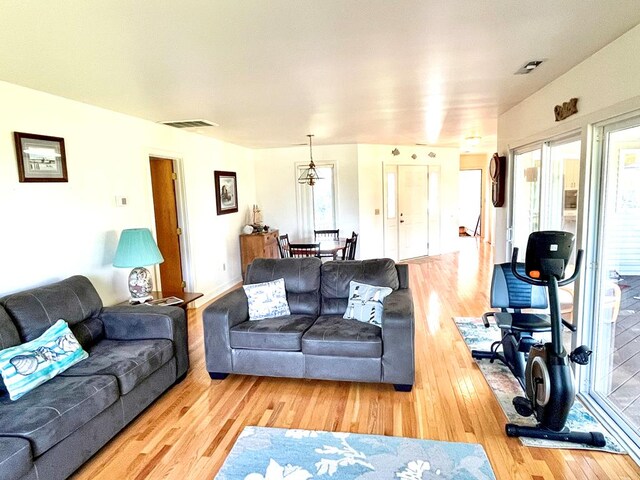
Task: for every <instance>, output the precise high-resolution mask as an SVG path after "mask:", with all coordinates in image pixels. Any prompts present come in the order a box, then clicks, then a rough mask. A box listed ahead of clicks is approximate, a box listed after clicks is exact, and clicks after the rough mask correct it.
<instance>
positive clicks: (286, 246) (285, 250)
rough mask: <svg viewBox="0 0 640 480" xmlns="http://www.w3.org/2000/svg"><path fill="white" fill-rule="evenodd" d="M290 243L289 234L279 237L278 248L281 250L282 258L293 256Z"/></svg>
mask: <svg viewBox="0 0 640 480" xmlns="http://www.w3.org/2000/svg"><path fill="white" fill-rule="evenodd" d="M290 245H291V244H290V243H289V234H288V233H285V234H284V235H280V236H279V237H278V250H280V258H288V257H290V256H291V247H290Z"/></svg>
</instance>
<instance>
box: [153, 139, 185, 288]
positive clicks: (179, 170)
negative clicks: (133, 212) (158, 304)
mask: <svg viewBox="0 0 640 480" xmlns="http://www.w3.org/2000/svg"><path fill="white" fill-rule="evenodd" d="M152 157H153V158H160V159H163V160H171V161H172V162H173V171H174V173H175V174H176V175H177V177H178V178H177V179H176V181H175V184H174V185H175V193H176V213H177V215H178V225H180V228H181V229H182V235H180V236H179V237H178V238H179V244H180V258H181V268H182V279H183V281H184V282H185V287H184V290H185V291H191V292H193V291H195V285H194V280H193V278H194V277H193V268H192V267H191V247H190V243H191V242H190V241H189V228H188V226H189V222H188V216H187V195H186V188H185V184H184V168H183V165H184V164H183V161H182V158H180V157H177V156H174V155H172V154H167V152H159V151H153V150H151V151H149V152H148V153H147V157H146V161H147V163H148V164H149V167H148V168H149V189H151V164H150V162H151V158H152ZM151 203H152V205H153V195H151ZM151 210H152V215H151V217H152V222H151V223H152V225H153V226H154V232H155V224H156V220H155V215H154V214H153V207H152V209H151ZM155 233H156V235H157V232H155ZM154 273H155V275H156V278H160V273H159V267H158V266H157V265H156V266H155V267H154Z"/></svg>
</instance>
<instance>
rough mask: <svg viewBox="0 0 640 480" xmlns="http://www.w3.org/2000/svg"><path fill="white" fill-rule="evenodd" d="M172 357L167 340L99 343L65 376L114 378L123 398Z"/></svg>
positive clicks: (169, 342)
mask: <svg viewBox="0 0 640 480" xmlns="http://www.w3.org/2000/svg"><path fill="white" fill-rule="evenodd" d="M171 358H173V343H172V342H171V340H166V339H153V340H130V341H124V340H122V341H121V340H106V339H105V340H101V341H100V342H98V343H97V344H96V345H94V346H93V347H92V348H91V349H90V350H89V358H87V359H86V360H84V361H83V362H80V363H79V364H77V365H74V366H73V367H71V368H70V369H69V370H66V371H65V372H64V373H63V374H62V375H64V376H87V375H113V376H115V377H116V378H117V380H118V386H119V388H120V392H121V394H122V395H124V394H126V393H129V392H130V391H131V390H133V388H134V387H135V386H136V385H138V384H139V383H141V382H142V381H143V380H144V379H145V378H147V377H148V376H149V375H150V374H152V373H153V372H155V371H156V370H158V369H159V368H160V367H161V366H162V365H164V364H165V363H167V362H168V361H169V360H171Z"/></svg>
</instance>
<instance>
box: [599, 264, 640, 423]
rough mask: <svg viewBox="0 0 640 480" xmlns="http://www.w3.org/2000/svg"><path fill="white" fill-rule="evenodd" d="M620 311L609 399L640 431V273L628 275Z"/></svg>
mask: <svg viewBox="0 0 640 480" xmlns="http://www.w3.org/2000/svg"><path fill="white" fill-rule="evenodd" d="M618 286H619V287H620V289H621V299H620V313H619V314H618V319H617V321H616V326H615V340H614V349H613V352H611V356H612V358H611V367H612V371H611V375H612V380H611V393H610V394H609V395H608V396H607V398H608V399H609V400H610V401H611V403H613V405H614V406H615V407H616V408H617V409H619V411H620V413H621V414H622V415H623V416H625V417H626V418H627V419H628V420H629V422H630V423H631V424H632V425H634V426H635V428H636V429H638V430H640V276H624V275H623V277H622V279H620V281H619V282H618Z"/></svg>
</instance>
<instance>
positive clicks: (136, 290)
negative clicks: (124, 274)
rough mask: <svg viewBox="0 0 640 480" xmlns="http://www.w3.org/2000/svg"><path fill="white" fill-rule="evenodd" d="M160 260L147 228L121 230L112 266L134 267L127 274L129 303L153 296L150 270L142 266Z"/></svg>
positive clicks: (144, 300)
mask: <svg viewBox="0 0 640 480" xmlns="http://www.w3.org/2000/svg"><path fill="white" fill-rule="evenodd" d="M162 262H164V258H163V257H162V254H161V253H160V250H158V246H157V245H156V242H155V241H154V239H153V236H152V235H151V231H150V230H149V229H148V228H129V229H126V230H123V231H122V233H121V234H120V241H119V242H118V248H117V249H116V256H115V258H114V259H113V266H114V267H118V268H131V267H134V268H133V270H131V273H130V274H129V293H130V294H131V298H130V299H129V301H130V302H131V303H142V302H146V301H147V300H151V299H152V298H153V296H152V295H151V291H152V290H153V281H152V279H151V272H149V270H147V269H146V268H144V267H145V266H148V265H156V264H158V263H162Z"/></svg>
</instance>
